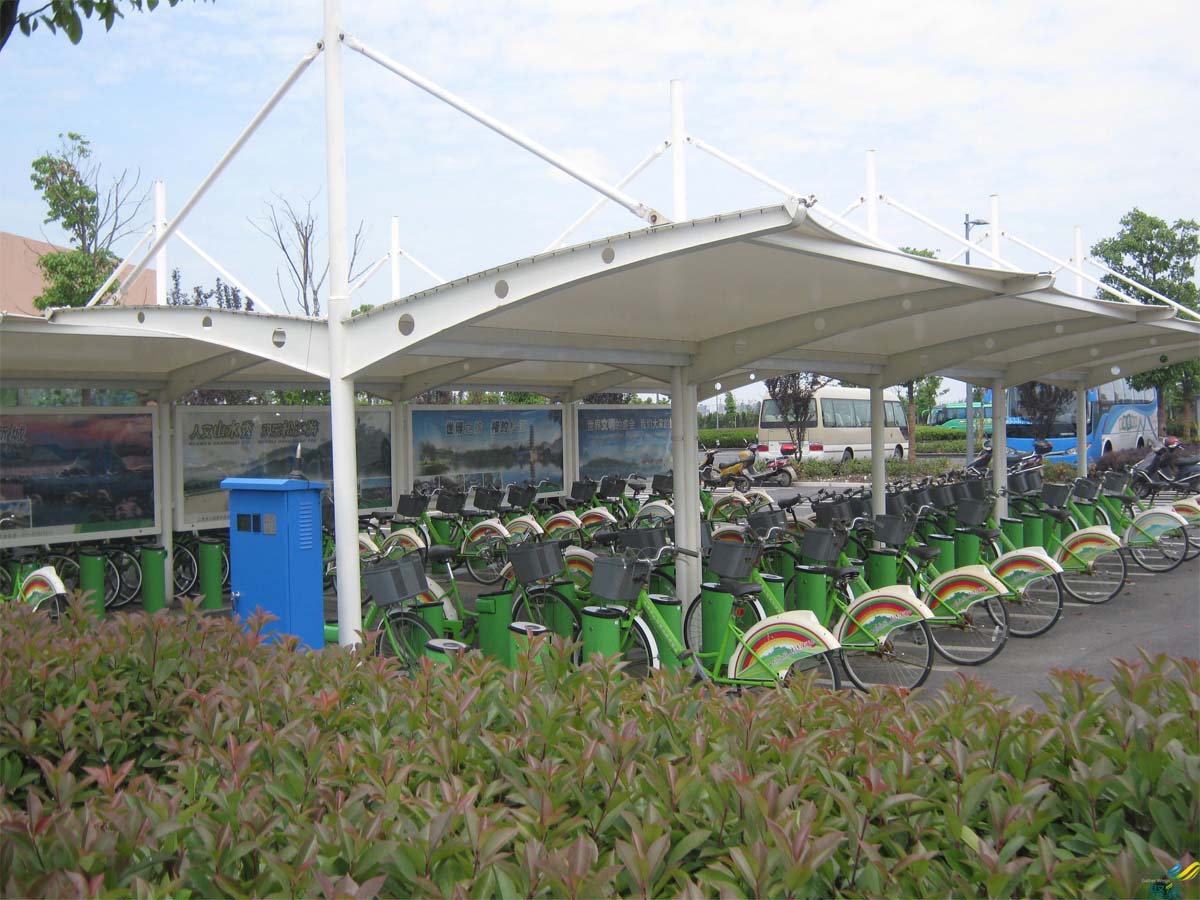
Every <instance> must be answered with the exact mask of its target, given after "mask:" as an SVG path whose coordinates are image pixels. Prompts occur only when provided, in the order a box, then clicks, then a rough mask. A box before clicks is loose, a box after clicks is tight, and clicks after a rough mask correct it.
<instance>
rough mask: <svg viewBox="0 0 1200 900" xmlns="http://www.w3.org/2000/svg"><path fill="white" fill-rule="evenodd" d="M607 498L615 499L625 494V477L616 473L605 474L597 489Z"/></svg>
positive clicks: (598, 492)
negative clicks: (620, 476) (619, 476)
mask: <svg viewBox="0 0 1200 900" xmlns="http://www.w3.org/2000/svg"><path fill="white" fill-rule="evenodd" d="M596 493H597V494H599V495H600V496H601V497H603V498H604V499H605V500H615V499H617V498H618V497H624V496H625V479H624V478H618V477H617V476H616V475H605V476H604V477H603V478H602V479H600V487H599V488H598V489H597V491H596Z"/></svg>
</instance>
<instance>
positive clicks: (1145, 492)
mask: <svg viewBox="0 0 1200 900" xmlns="http://www.w3.org/2000/svg"><path fill="white" fill-rule="evenodd" d="M1130 487H1131V488H1132V489H1133V492H1134V493H1135V494H1136V495H1137V496H1138V498H1139V499H1142V500H1146V499H1149V498H1152V497H1154V495H1156V494H1158V493H1159V492H1160V491H1178V492H1179V493H1181V494H1195V493H1200V456H1184V455H1183V444H1182V442H1181V441H1180V440H1179V438H1177V437H1167V438H1165V439H1164V440H1163V442H1162V444H1161V445H1160V446H1158V447H1155V448H1154V449H1152V450H1151V451H1150V452H1149V453H1148V454H1146V458H1145V459H1143V460H1142V461H1141V462H1140V463H1138V464H1137V465H1135V466H1134V467H1133V481H1132V482H1131V483H1130Z"/></svg>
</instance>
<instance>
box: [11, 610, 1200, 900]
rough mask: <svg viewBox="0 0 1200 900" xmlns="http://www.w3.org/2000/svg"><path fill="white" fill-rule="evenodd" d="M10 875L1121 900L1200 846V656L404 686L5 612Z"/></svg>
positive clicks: (161, 632) (267, 651)
mask: <svg viewBox="0 0 1200 900" xmlns="http://www.w3.org/2000/svg"><path fill="white" fill-rule="evenodd" d="M0 641H2V642H3V646H4V666H3V667H2V668H0V709H2V711H3V719H2V721H0V833H2V835H3V839H2V840H0V878H2V879H3V880H2V881H0V892H2V893H3V894H5V895H7V896H50V895H55V896H57V895H73V896H83V895H89V896H90V895H96V894H118V895H134V894H136V895H139V896H151V895H172V896H204V897H211V896H218V895H231V894H233V895H247V894H249V895H256V896H261V895H267V894H281V895H290V896H296V895H306V896H319V895H324V896H334V895H338V896H369V895H372V894H376V893H379V894H384V895H392V896H447V895H450V894H452V893H453V894H454V895H455V896H463V897H467V896H470V897H477V896H478V897H489V896H506V897H514V896H556V897H558V896H563V897H565V896H572V897H601V896H612V895H615V894H622V895H624V894H637V895H664V894H670V895H681V894H683V895H689V896H701V895H703V896H715V895H717V894H730V895H740V896H758V897H767V896H771V897H777V896H831V895H834V894H852V895H864V894H865V895H872V896H946V895H954V896H976V895H982V894H987V895H993V896H998V895H1015V896H1030V895H1047V896H1058V895H1071V896H1087V895H1092V896H1095V895H1101V894H1107V895H1114V896H1126V897H1130V896H1138V895H1140V892H1141V891H1142V889H1143V885H1142V884H1141V881H1142V879H1143V878H1148V877H1150V878H1152V877H1161V876H1162V873H1163V872H1164V871H1165V869H1166V868H1167V867H1168V866H1170V865H1171V864H1173V863H1174V862H1175V861H1176V860H1177V859H1180V858H1184V854H1187V853H1192V852H1194V851H1195V849H1196V848H1197V846H1200V833H1198V830H1197V821H1196V820H1197V807H1196V785H1197V784H1198V783H1200V748H1198V747H1197V729H1196V720H1195V715H1196V709H1197V708H1200V668H1198V665H1197V663H1196V662H1195V661H1194V660H1175V661H1172V660H1168V659H1167V658H1165V657H1161V656H1160V657H1155V658H1153V659H1147V660H1139V661H1135V662H1132V663H1123V662H1116V663H1115V664H1114V666H1115V672H1114V675H1113V677H1112V680H1111V682H1108V683H1106V682H1104V681H1101V680H1100V679H1098V678H1094V677H1092V676H1090V675H1085V674H1081V673H1074V672H1058V673H1055V674H1054V675H1053V677H1052V679H1051V683H1050V684H1049V685H1048V688H1049V690H1048V692H1047V693H1046V694H1045V698H1044V699H1045V705H1046V711H1045V712H1035V711H1034V710H1032V709H1028V708H1025V709H1015V708H1013V707H1012V706H1011V705H1010V703H1009V702H1008V701H1005V700H1004V699H1002V698H1001V697H999V696H998V695H997V694H996V693H995V692H994V691H993V690H991V689H989V688H985V687H983V686H981V685H980V684H978V683H976V682H973V681H970V680H966V679H963V680H956V681H953V682H952V683H951V684H950V685H949V686H948V687H946V688H944V689H943V691H942V692H941V693H940V694H938V695H924V696H922V695H917V697H908V696H906V695H904V694H902V693H899V692H880V693H876V694H871V695H863V694H858V693H855V692H852V691H843V692H838V693H836V694H830V693H825V692H823V691H821V690H819V689H816V688H812V687H811V686H809V685H808V684H806V683H797V684H795V685H792V686H789V687H788V688H787V689H784V690H778V691H761V692H751V693H748V694H745V695H741V696H738V695H734V694H730V693H727V692H724V691H722V690H717V689H713V688H710V687H705V686H697V685H693V684H690V683H689V682H688V680H687V679H686V678H684V677H682V676H679V677H672V676H662V677H656V678H654V679H652V680H649V681H646V682H642V681H636V680H631V679H627V678H625V677H624V676H623V675H622V674H621V673H620V672H619V671H617V670H615V669H614V668H613V667H612V666H610V665H608V664H587V665H584V666H582V667H580V668H576V667H575V666H573V665H572V664H571V663H570V662H569V661H566V657H565V656H564V654H563V653H561V652H560V650H559V648H557V647H555V648H552V649H551V650H550V652H547V653H546V654H545V655H544V656H543V657H542V658H541V660H540V661H538V662H533V663H531V662H530V661H528V660H527V659H526V660H522V661H521V662H520V664H519V665H518V667H517V668H516V669H515V670H508V669H504V668H501V667H500V666H499V665H497V664H495V663H493V662H490V661H487V660H484V659H482V658H470V659H468V661H467V662H466V663H465V664H464V665H463V666H462V667H461V669H459V670H458V671H456V672H454V673H453V674H450V673H449V672H448V671H447V670H444V669H438V668H432V667H426V668H425V669H423V670H419V671H416V672H415V673H413V674H412V675H411V676H408V675H406V674H405V673H403V672H401V671H400V670H398V669H397V668H396V667H395V665H394V663H393V662H391V661H387V660H381V659H377V658H371V657H368V658H361V657H358V656H355V655H353V654H350V653H348V652H345V651H342V650H340V649H338V648H331V649H327V650H324V651H323V652H319V653H301V652H296V651H295V650H293V649H289V648H288V647H281V646H279V645H277V644H265V643H263V641H262V640H261V639H260V638H259V636H258V634H257V633H247V632H245V631H243V630H242V629H241V628H239V627H237V626H236V625H234V624H233V623H230V622H228V621H226V620H223V619H215V618H205V617H201V616H198V615H195V614H189V615H186V616H177V615H170V614H159V615H157V616H155V617H153V618H151V617H147V616H144V615H141V614H134V615H128V616H120V617H115V618H112V619H109V620H107V621H104V622H103V623H97V622H96V621H95V620H94V619H92V618H90V617H89V616H88V615H87V614H86V613H85V612H84V611H83V610H81V609H75V610H74V611H72V613H71V614H70V618H69V619H68V620H67V621H65V622H64V623H62V624H61V625H58V626H53V627H51V626H48V625H47V624H46V622H45V621H44V620H42V619H40V618H38V617H37V616H35V615H34V614H32V613H30V612H28V611H27V610H26V609H24V608H12V607H10V608H8V609H6V610H5V615H4V616H3V617H0Z"/></svg>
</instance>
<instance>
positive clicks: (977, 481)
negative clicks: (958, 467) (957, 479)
mask: <svg viewBox="0 0 1200 900" xmlns="http://www.w3.org/2000/svg"><path fill="white" fill-rule="evenodd" d="M963 484H965V485H966V486H967V497H969V498H970V499H972V500H984V499H986V498H987V482H986V481H984V480H983V479H982V478H972V479H970V480H969V481H964V482H963Z"/></svg>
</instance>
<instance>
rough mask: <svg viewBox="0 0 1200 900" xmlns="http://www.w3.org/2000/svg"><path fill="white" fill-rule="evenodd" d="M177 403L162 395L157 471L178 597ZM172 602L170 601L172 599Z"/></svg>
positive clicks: (163, 532) (163, 538) (163, 534)
mask: <svg viewBox="0 0 1200 900" xmlns="http://www.w3.org/2000/svg"><path fill="white" fill-rule="evenodd" d="M174 425H175V403H174V401H173V400H172V399H171V397H170V396H169V395H168V394H167V392H166V391H159V392H158V447H157V448H156V451H157V452H156V455H157V456H158V459H156V460H155V465H154V468H155V470H156V471H157V472H158V515H159V519H158V540H159V543H161V544H162V546H163V549H164V550H165V551H166V553H167V562H166V566H167V574H166V579H167V593H168V595H172V596H173V595H174V593H175V591H174V587H175V579H174V576H173V573H174V571H175V570H174V568H173V565H174V563H173V556H174V552H175V546H174V541H175V452H174V443H173V440H172V434H173V431H174ZM168 599H170V597H168Z"/></svg>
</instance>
